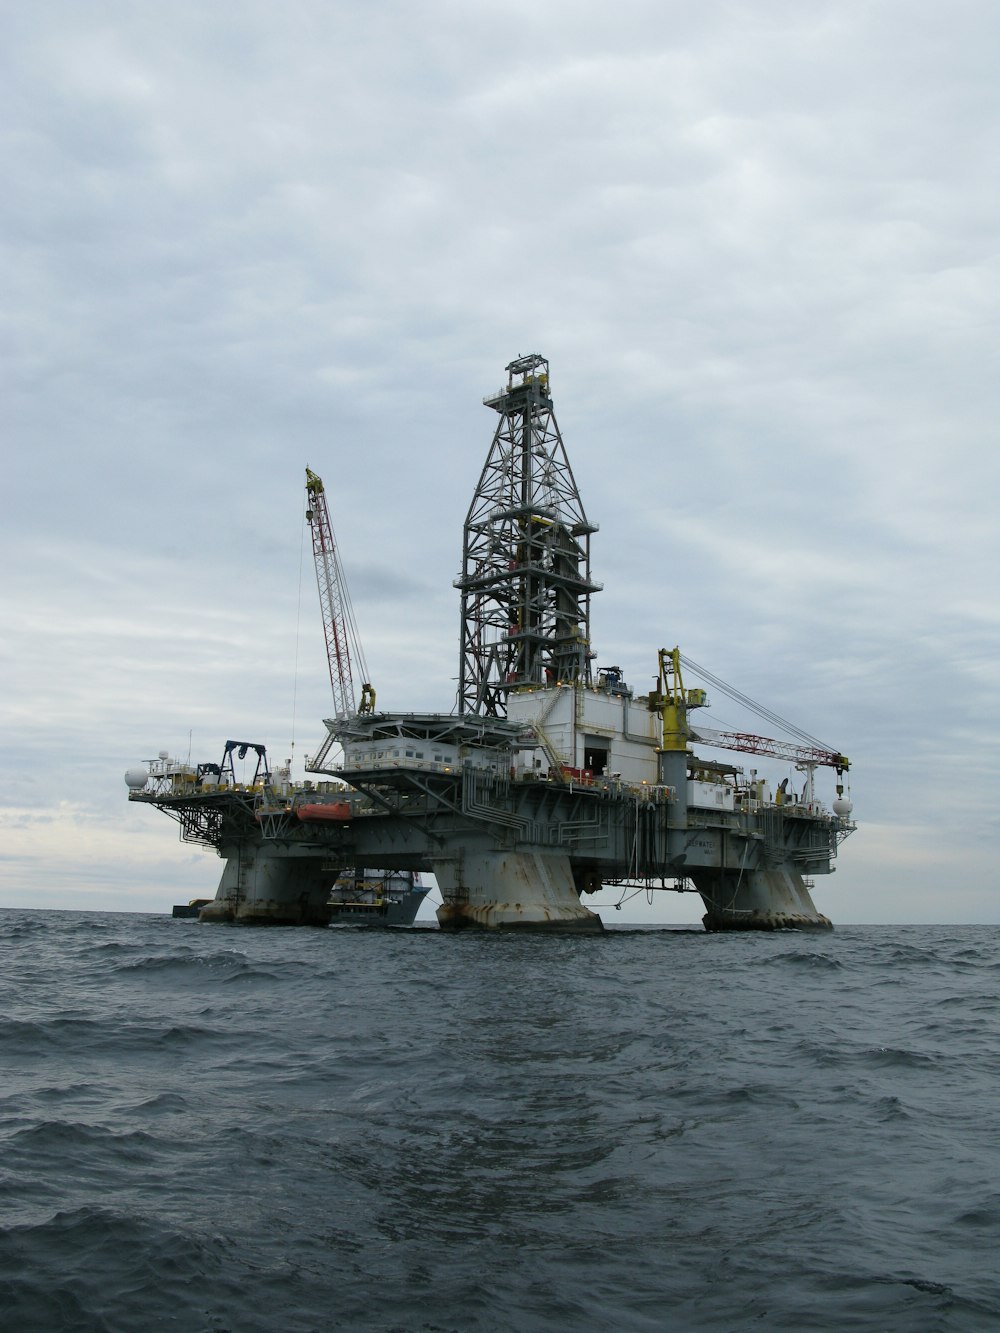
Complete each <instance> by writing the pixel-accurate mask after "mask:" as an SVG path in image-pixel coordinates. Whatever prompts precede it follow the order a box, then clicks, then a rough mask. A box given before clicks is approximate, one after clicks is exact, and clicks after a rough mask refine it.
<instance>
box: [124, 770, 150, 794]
mask: <svg viewBox="0 0 1000 1333" xmlns="http://www.w3.org/2000/svg"><path fill="white" fill-rule="evenodd" d="M148 781H149V772H148V770H147V769H145V768H130V769H129V770H128V772H127V773H126V774H125V782H126V785H127V786H128V789H129V791H142V789H143V787H145V785H146V783H147V782H148Z"/></svg>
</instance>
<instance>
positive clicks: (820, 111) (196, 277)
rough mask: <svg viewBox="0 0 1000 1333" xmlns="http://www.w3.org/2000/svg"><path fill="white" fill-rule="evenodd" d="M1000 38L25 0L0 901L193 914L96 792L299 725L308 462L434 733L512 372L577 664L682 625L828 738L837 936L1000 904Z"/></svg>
mask: <svg viewBox="0 0 1000 1333" xmlns="http://www.w3.org/2000/svg"><path fill="white" fill-rule="evenodd" d="M998 26H1000V20H998V18H997V16H996V15H995V13H994V12H993V10H992V9H991V8H990V7H989V6H988V5H986V4H985V3H982V2H981V0H972V2H971V3H968V4H964V5H961V6H958V7H951V8H950V9H949V10H948V11H947V12H945V11H944V10H942V9H941V8H940V7H939V6H936V5H931V4H926V3H923V4H921V3H918V4H916V5H913V4H908V5H903V4H902V3H887V4H883V5H879V6H875V7H872V6H861V5H853V4H837V5H834V4H832V3H830V4H827V3H821V4H818V5H812V6H808V7H804V6H801V5H799V4H793V3H787V4H775V5H768V6H760V5H757V4H740V3H736V4H721V3H720V4H708V5H702V6H699V7H697V10H696V11H695V10H694V9H693V7H691V6H689V5H681V4H666V5H664V4H655V5H654V4H644V3H633V4H627V5H625V6H624V7H623V8H621V9H620V10H619V11H617V12H616V21H615V22H613V23H609V22H608V14H607V9H606V7H599V6H597V5H596V4H590V3H586V2H585V3H582V4H572V5H570V4H568V3H555V4H552V5H548V6H545V7H543V9H542V10H539V8H538V7H537V6H529V5H526V4H520V3H513V4H504V5H503V6H501V5H498V4H484V5H477V6H467V5H460V4H457V3H452V2H450V0H437V2H436V3H435V4H433V5H431V6H430V8H428V7H426V6H424V7H423V8H421V9H419V10H418V9H415V8H414V7H412V6H408V5H405V4H402V3H398V4H387V5H383V6H380V7H378V9H377V10H360V9H358V8H357V7H356V6H347V5H343V4H332V5H321V4H319V3H316V2H315V0H299V3H295V4H291V5H287V6H285V7H284V8H283V9H282V10H281V12H280V13H278V12H277V11H276V10H274V8H273V7H272V6H269V5H264V4H259V3H258V4H255V3H251V4H248V5H244V6H242V7H241V8H240V12H239V13H238V14H232V13H225V14H223V13H222V11H216V10H212V9H206V8H205V7H204V6H197V5H193V4H184V3H182V4H179V5H175V6H171V7H170V9H169V10H163V9H160V10H154V9H150V8H148V7H143V6H139V7H136V6H134V5H126V4H113V3H104V4H101V5H98V6H96V7H94V6H88V7H87V9H86V11H84V10H82V9H81V8H80V7H79V6H76V5H70V4H64V3H58V2H57V0H47V3H45V4H43V5H41V6H40V7H39V6H36V7H34V8H30V9H29V8H26V7H22V8H21V9H20V10H19V11H18V12H17V13H16V14H14V15H13V16H12V17H11V20H10V30H11V35H10V38H9V40H8V42H7V43H6V44H5V50H4V52H3V54H2V55H0V60H2V62H3V78H2V80H0V87H2V88H3V90H4V91H3V94H2V96H3V104H4V105H3V110H4V123H5V124H6V125H7V127H8V129H7V133H6V134H5V137H4V140H3V143H2V146H0V153H2V162H3V170H4V180H5V190H4V192H3V197H2V199H0V240H2V244H3V254H4V261H5V262H4V266H3V272H4V279H3V282H4V293H3V302H2V313H0V338H2V339H3V344H4V349H5V353H4V362H5V370H4V381H5V383H4V390H5V392H4V397H5V404H6V407H7V411H6V417H7V424H6V427H5V436H6V441H5V442H6V446H7V447H6V449H5V480H6V485H5V487H4V489H3V494H2V497H0V504H2V506H3V527H2V533H0V554H2V556H3V559H4V567H5V569H6V571H7V575H8V576H7V578H6V579H5V581H4V588H3V603H4V617H5V620H4V623H5V627H6V631H5V635H4V644H3V647H2V649H0V652H2V656H0V663H2V671H3V684H4V688H3V691H2V703H0V709H2V713H0V716H2V718H3V727H4V734H5V738H6V744H5V747H4V750H5V759H4V771H3V772H2V773H0V821H2V825H3V829H4V838H5V845H6V846H10V845H12V844H11V843H10V842H9V839H11V838H13V837H14V834H15V823H14V822H13V821H18V822H17V823H16V838H17V844H16V845H17V848H18V850H17V853H16V856H14V859H13V860H11V861H8V863H7V865H8V870H7V875H6V881H7V887H6V888H5V890H4V894H5V900H6V901H8V902H12V903H29V904H30V903H32V902H40V901H43V900H44V901H45V902H46V903H48V904H50V905H73V904H76V903H79V904H80V905H88V904H90V903H97V902H98V901H99V902H101V903H106V902H107V901H109V899H108V897H107V896H105V897H102V896H101V894H102V892H103V889H102V886H105V887H106V889H107V894H108V895H110V896H111V898H112V899H113V901H114V902H116V903H121V902H134V903H135V905H136V906H138V907H152V906H155V905H164V904H166V903H168V902H169V901H170V900H171V898H172V897H177V896H179V895H180V894H182V893H183V892H186V891H187V889H188V888H190V889H191V891H192V892H195V891H197V890H202V889H205V888H206V887H207V886H208V885H209V884H210V883H211V881H212V878H213V875H214V873H215V869H216V868H215V866H214V865H213V864H212V862H211V861H210V860H208V859H207V858H204V857H201V856H198V855H196V854H193V853H191V852H190V850H189V849H187V848H184V847H182V846H180V845H177V844H172V845H171V838H172V836H173V835H172V831H171V829H170V828H169V827H167V828H165V829H164V828H161V827H160V824H166V821H162V820H161V821H159V823H156V822H155V821H153V820H152V818H151V817H150V818H148V819H147V818H144V817H143V815H144V812H137V811H135V810H134V809H130V808H129V807H128V806H127V805H126V804H125V801H124V795H123V788H122V784H121V772H122V771H123V769H124V767H125V766H127V764H129V763H131V762H134V761H135V760H136V759H138V758H142V757H145V756H146V755H147V754H151V753H153V752H155V750H158V749H159V748H160V747H161V745H169V746H171V747H172V748H173V749H174V750H177V751H186V748H187V744H188V735H189V732H190V733H193V738H192V742H191V743H192V744H193V745H195V747H196V748H198V747H200V749H199V753H201V750H202V749H203V750H204V751H206V752H209V753H214V752H215V751H216V750H217V749H220V748H221V743H222V741H223V740H224V739H225V738H226V736H228V735H230V734H234V733H241V734H248V735H249V734H250V733H252V734H253V736H254V737H255V738H260V739H266V740H267V741H268V743H269V744H272V745H273V746H274V747H275V749H276V750H285V749H286V748H287V745H288V744H289V743H290V741H291V739H292V738H293V736H294V739H295V744H296V753H297V754H300V753H301V752H303V751H304V750H305V749H308V748H309V747H310V746H311V745H312V744H313V743H314V737H315V736H316V734H317V728H318V720H319V718H320V717H321V716H322V715H323V712H324V710H325V708H326V707H327V686H326V685H325V683H324V682H325V672H324V664H323V659H322V645H321V642H320V638H319V625H318V616H317V615H316V613H315V610H314V607H313V600H312V599H314V596H315V594H314V589H313V587H312V585H311V583H310V582H309V579H310V578H311V574H310V571H309V569H308V563H307V562H306V566H305V574H306V577H305V579H304V581H303V583H302V585H301V588H300V568H301V567H302V532H301V520H302V499H301V480H302V469H303V467H304V466H305V465H306V464H309V465H310V466H311V467H313V468H315V469H316V470H317V471H319V472H320V473H321V474H322V475H323V476H324V479H325V480H326V482H327V486H328V489H329V492H330V495H331V503H332V506H333V510H334V521H335V524H336V528H337V532H338V536H339V538H340V540H341V544H342V547H343V550H344V555H345V560H346V563H347V566H348V572H349V578H350V581H351V586H352V590H353V597H354V602H355V609H356V611H357V615H358V620H359V623H360V624H361V627H362V631H363V634H364V637H365V643H366V650H367V656H368V659H369V665H370V667H371V669H372V673H373V677H375V678H376V682H377V684H378V686H379V697H380V700H384V701H385V702H386V704H387V706H390V707H409V706H412V707H437V708H445V709H446V708H448V707H449V706H450V704H451V701H452V697H453V689H454V685H453V681H452V679H451V678H452V676H453V675H454V672H455V670H456V669H457V668H456V662H457V652H458V648H457V635H458V625H457V619H458V602H457V596H456V594H455V593H454V590H453V589H452V587H451V580H452V578H453V577H454V575H455V574H456V573H457V571H458V566H459V562H460V552H461V523H462V519H463V517H464V514H465V510H466V508H467V506H468V502H469V499H470V497H471V494H472V490H473V487H474V485H475V482H476V479H477V477H478V474H479V469H480V467H481V464H482V460H483V458H484V457H485V453H486V450H487V447H488V444H489V437H490V433H491V431H492V419H491V418H492V414H490V413H487V412H486V411H485V410H484V409H483V408H482V407H481V405H480V399H481V397H482V395H483V394H485V393H487V392H489V391H490V390H491V389H493V388H495V387H496V385H497V384H498V383H499V381H500V378H501V376H502V368H503V365H504V363H505V362H506V361H507V360H508V359H510V357H512V356H513V355H515V354H517V353H520V352H525V351H529V350H536V349H537V350H540V351H542V352H543V353H545V354H546V355H548V356H549V357H550V359H551V361H552V370H553V385H554V391H555V397H556V405H557V411H558V415H559V420H560V424H561V426H562V429H563V432H564V435H565V438H566V443H567V447H568V450H569V454H570V457H571V459H572V461H573V466H574V469H575V471H576V473H577V479H578V481H579V484H580V488H581V491H582V493H583V497H584V502H585V504H586V506H587V509H588V511H589V512H590V514H591V516H592V517H593V518H595V519H596V520H597V521H598V522H599V523H600V524H601V532H600V534H599V535H598V536H597V538H596V539H595V547H594V556H595V571H596V574H597V577H598V578H600V579H602V580H603V582H604V583H605V586H606V591H605V592H604V593H602V594H601V595H600V596H599V597H598V598H596V599H595V604H594V629H595V635H596V638H597V643H596V646H597V648H598V650H599V652H600V654H601V660H602V661H604V662H610V661H619V660H620V661H621V664H622V665H623V666H625V668H626V670H627V672H628V674H629V676H630V677H631V679H632V680H633V682H634V683H636V684H643V685H644V684H645V683H647V678H648V677H649V676H651V675H652V674H653V671H654V669H655V654H656V649H657V648H658V647H660V646H663V645H664V644H672V643H673V642H679V643H680V644H681V646H682V648H683V649H684V651H685V652H686V653H688V654H689V655H690V656H692V657H693V658H695V659H696V660H698V661H702V662H704V663H705V664H706V666H708V667H710V668H711V669H712V670H714V671H716V672H717V673H718V674H720V675H721V676H723V677H724V678H726V679H728V680H730V681H732V682H733V683H734V684H737V685H739V686H740V688H742V689H743V690H745V691H746V692H747V693H749V694H751V695H754V696H757V697H759V698H760V699H761V700H762V702H764V703H766V704H768V705H769V706H770V707H772V708H775V709H777V711H779V712H781V713H782V714H784V715H786V716H788V717H790V718H791V719H792V720H793V721H795V722H797V723H799V724H800V725H803V726H805V727H807V728H808V729H809V730H810V731H813V732H815V733H817V734H819V735H822V736H824V737H826V738H827V739H829V740H830V742H831V743H834V744H838V745H840V746H842V747H843V748H844V749H845V750H847V752H848V753H850V754H851V755H852V757H855V758H856V769H855V774H854V778H853V781H854V788H855V791H854V795H855V800H856V806H857V813H858V815H859V818H860V820H861V822H862V828H861V831H859V833H858V834H857V836H856V837H855V838H853V839H852V840H851V841H849V842H848V843H847V844H846V846H845V848H844V851H843V854H842V862H841V867H840V870H839V871H838V874H837V875H836V876H835V877H834V879H833V880H832V881H831V883H830V885H829V888H828V890H827V889H823V888H822V886H821V888H820V891H819V892H820V898H821V901H822V905H823V907H824V909H828V910H829V911H830V913H831V915H833V916H834V917H835V918H837V919H840V920H846V919H851V918H854V919H868V920H873V919H878V920H900V919H932V918H935V919H956V920H987V919H993V920H995V919H996V911H997V895H996V888H995V883H996V880H995V870H994V866H993V860H992V858H991V855H990V853H991V850H992V845H991V843H990V837H991V836H992V833H993V832H994V831H995V818H996V817H995V815H994V814H993V811H995V810H996V808H997V805H998V798H1000V791H998V783H997V778H996V776H995V773H996V769H995V763H994V760H993V755H994V753H995V749H996V741H997V733H998V714H997V704H996V700H997V698H998V690H997V686H998V679H997V675H998V670H997V666H996V663H997V659H998V654H997V646H998V644H997V641H998V612H997V599H996V593H995V587H994V585H995V578H996V575H995V571H996V568H997V565H998V559H997V556H998V551H997V538H996V529H995V518H994V510H995V503H996V502H995V497H996V495H997V494H998V490H1000V487H998V482H1000V477H998V461H997V460H998V457H1000V453H998V451H997V449H996V448H995V435H996V426H995V422H996V421H997V420H998V416H1000V414H998V411H997V408H998V406H1000V404H998V402H997V397H998V389H997V384H998V379H997V375H996V373H995V367H994V357H995V354H994V351H993V348H994V345H995V342H996V338H995V336H994V335H995V332H996V323H997V313H996V312H997V309H998V295H1000V292H998V278H1000V267H998V263H997V259H996V253H995V249H996V246H995V237H996V235H997V231H998V223H1000V217H998V212H1000V207H998V203H1000V201H998V194H997V187H996V183H995V170H994V163H995V160H996V151H997V140H998V129H1000V119H998V115H997V95H996V91H995V76H994V71H993V69H992V65H991V59H990V52H991V51H992V48H993V45H994V43H993V42H991V40H990V38H991V37H995V36H996V35H997V28H998ZM715 709H716V710H717V712H718V714H719V716H720V717H725V716H727V714H726V712H724V711H723V705H722V701H721V700H716V702H715ZM293 711H294V722H293ZM53 792H58V800H59V801H60V802H62V803H63V804H62V805H60V807H59V811H60V813H59V814H58V817H56V815H55V814H54V813H53V810H52V808H51V803H52V794H53ZM42 820H48V821H49V822H47V823H44V824H43V823H42V822H41V821H42ZM53 820H54V825H53V822H52V821H53ZM32 830H34V831H32ZM984 831H985V832H984ZM8 854H9V855H12V856H13V853H8ZM174 874H175V875H176V877H177V878H176V879H175V880H172V879H171V876H172V875H174ZM196 881H197V882H196ZM84 885H86V886H87V887H86V889H84V888H83V887H82V886H84ZM182 886H183V887H182ZM679 910H683V907H681V908H678V907H677V906H675V905H674V904H673V903H668V904H667V905H666V906H665V907H664V909H663V914H665V915H666V916H667V917H670V915H671V914H673V915H676V914H677V912H678V911H679Z"/></svg>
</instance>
